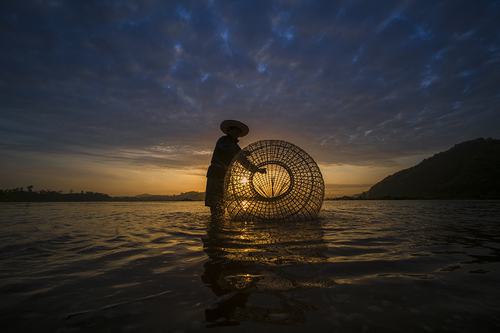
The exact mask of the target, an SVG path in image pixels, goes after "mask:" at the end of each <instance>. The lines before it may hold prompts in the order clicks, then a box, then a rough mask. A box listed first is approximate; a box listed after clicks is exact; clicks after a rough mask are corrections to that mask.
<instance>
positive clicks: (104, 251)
mask: <svg viewBox="0 0 500 333" xmlns="http://www.w3.org/2000/svg"><path fill="white" fill-rule="evenodd" d="M320 215H321V218H320V219H319V220H317V221H314V222H307V223H287V224H283V223H268V224H266V223H245V222H233V221H229V220H223V221H212V220H211V219H210V216H209V214H208V209H207V208H205V207H204V206H203V204H202V203H201V202H183V203H175V202H165V203H116V202H115V203H2V204H0V332H123V333H126V332H315V333H317V332H392V331H398V332H499V331H500V263H499V262H500V202H499V201H327V202H325V203H324V205H323V208H322V211H321V214H320Z"/></svg>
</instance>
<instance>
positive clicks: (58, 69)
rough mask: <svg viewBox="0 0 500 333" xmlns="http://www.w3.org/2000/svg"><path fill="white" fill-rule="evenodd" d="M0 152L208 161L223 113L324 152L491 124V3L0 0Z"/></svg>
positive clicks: (329, 160)
mask: <svg viewBox="0 0 500 333" xmlns="http://www.w3.org/2000/svg"><path fill="white" fill-rule="evenodd" d="M1 7H2V8H1V9H2V10H1V17H2V19H1V21H0V27H1V28H0V29H1V44H2V49H1V51H0V60H1V61H0V64H1V65H0V66H1V70H2V75H1V79H0V98H1V104H0V108H1V109H0V138H1V143H0V150H2V151H4V152H8V151H13V150H15V151H17V152H21V153H22V152H26V153H27V154H29V153H31V152H39V153H40V152H42V153H56V154H61V155H62V156H64V155H65V154H83V155H88V156H89V158H92V156H97V157H99V156H101V157H102V156H105V157H106V158H108V159H117V160H122V159H127V160H129V161H136V162H137V163H145V164H151V165H157V166H160V167H183V166H185V165H203V164H206V163H207V159H208V158H209V156H207V155H206V154H207V153H209V152H210V151H211V150H212V148H213V144H214V142H215V140H216V139H217V137H218V136H219V134H220V133H219V132H218V126H219V123H220V121H221V120H223V119H226V118H236V119H241V120H243V121H245V122H247V123H248V124H249V125H250V126H251V133H250V136H249V137H248V139H247V138H245V140H244V142H243V143H244V145H246V144H249V143H250V142H252V141H255V140H260V139H282V140H287V141H290V142H292V143H295V144H297V145H299V146H301V147H302V148H303V149H305V150H306V151H308V152H309V153H310V154H311V155H312V156H313V157H314V158H315V159H316V160H317V162H319V163H322V164H352V165H391V163H394V159H396V158H398V157H405V156H412V155H421V154H428V155H431V154H433V153H435V152H437V151H440V150H445V149H448V148H449V147H451V146H453V145H454V144H456V143H459V142H462V141H466V140H470V139H475V138H477V137H494V138H499V137H500V135H499V133H500V110H499V107H498V105H500V103H499V102H500V33H499V32H500V20H498V17H499V16H500V2H499V1H496V2H494V1H383V2H378V1H268V0H264V1H254V0H252V1H216V0H214V1H144V0H141V1H19V2H15V1H8V2H3V4H2V5H1Z"/></svg>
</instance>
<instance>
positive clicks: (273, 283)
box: [202, 219, 335, 328]
mask: <svg viewBox="0 0 500 333" xmlns="http://www.w3.org/2000/svg"><path fill="white" fill-rule="evenodd" d="M323 235H324V232H323V229H322V227H321V224H320V223H319V221H310V222H293V223H282V222H280V223H278V222H274V223H273V222H265V223H263V222H260V223H259V222H237V221H231V220H226V219H211V220H210V221H209V222H208V231H207V237H206V238H204V239H203V244H204V251H205V252H206V253H207V255H208V257H209V258H210V260H209V261H208V262H207V263H205V266H204V267H205V272H204V274H203V275H202V280H203V282H204V283H206V285H207V286H209V287H210V288H211V289H212V291H213V293H214V294H215V295H216V296H217V297H218V298H217V302H216V304H214V305H213V306H212V307H211V308H209V309H207V310H206V311H205V315H206V322H207V323H208V326H207V327H209V328H210V327H216V326H233V325H238V324H239V322H240V321H245V320H251V321H257V322H265V323H272V324H295V323H299V322H305V321H306V317H305V315H304V313H305V312H306V311H314V310H317V308H316V307H315V306H313V305H311V304H308V303H307V302H304V301H301V300H298V299H296V298H294V296H293V295H294V292H295V291H297V290H303V289H305V288H317V287H323V288H325V287H330V286H332V285H334V284H335V282H334V281H333V280H331V279H328V278H321V277H318V276H312V277H310V276H301V275H297V274H294V273H291V272H289V271H287V268H288V267H291V266H294V265H307V264H311V265H312V264H323V263H326V262H327V256H326V255H325V252H326V250H327V245H326V243H325V241H324V239H323ZM252 296H253V297H252Z"/></svg>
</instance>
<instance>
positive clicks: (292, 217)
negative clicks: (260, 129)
mask: <svg viewBox="0 0 500 333" xmlns="http://www.w3.org/2000/svg"><path fill="white" fill-rule="evenodd" d="M256 168H265V169H266V171H267V173H265V174H261V173H258V172H255V170H256ZM324 193H325V185H324V183H323V177H322V175H321V171H320V170H319V168H318V165H317V164H316V162H314V160H313V159H312V158H311V157H310V156H309V155H308V154H307V153H306V152H305V151H303V150H302V149H300V148H299V147H297V146H295V145H293V144H291V143H289V142H285V141H279V140H263V141H257V142H254V143H252V144H251V145H249V146H247V147H246V148H245V149H243V150H242V151H241V152H240V153H239V154H238V155H236V157H235V158H234V159H233V161H232V162H231V165H230V166H229V169H228V171H227V173H226V178H225V180H224V196H225V203H226V208H227V211H228V213H229V215H230V216H231V218H233V219H237V220H254V221H255V220H287V221H300V220H310V219H314V218H316V216H317V215H318V213H319V210H320V209H321V205H322V204H323V198H324Z"/></svg>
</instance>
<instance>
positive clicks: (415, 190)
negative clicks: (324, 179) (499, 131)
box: [362, 138, 500, 199]
mask: <svg viewBox="0 0 500 333" xmlns="http://www.w3.org/2000/svg"><path fill="white" fill-rule="evenodd" d="M362 197H363V198H366V199H376V198H384V197H409V198H445V199H452V198H457V199H467V198H470V199H489V198H500V140H494V139H492V138H489V139H483V138H479V139H476V140H471V141H466V142H463V143H460V144H457V145H455V146H454V147H452V148H451V149H449V150H447V151H445V152H441V153H438V154H436V155H434V156H432V157H430V158H427V159H424V160H423V161H422V162H420V163H419V164H417V165H415V166H413V167H411V168H409V169H405V170H401V171H399V172H396V173H395V174H393V175H390V176H388V177H386V178H384V179H383V180H382V181H380V182H378V183H377V184H375V185H373V186H372V187H371V188H370V189H369V190H368V191H367V192H365V193H363V195H362Z"/></svg>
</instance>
